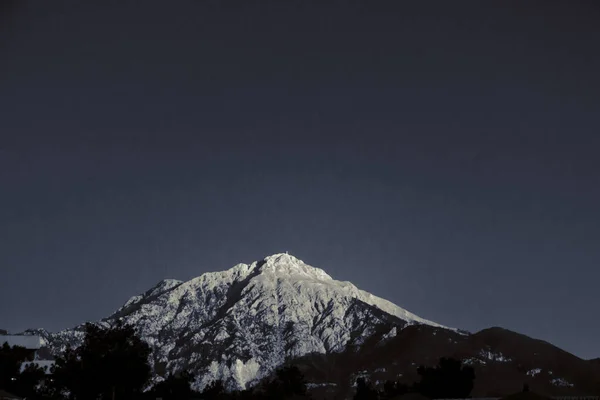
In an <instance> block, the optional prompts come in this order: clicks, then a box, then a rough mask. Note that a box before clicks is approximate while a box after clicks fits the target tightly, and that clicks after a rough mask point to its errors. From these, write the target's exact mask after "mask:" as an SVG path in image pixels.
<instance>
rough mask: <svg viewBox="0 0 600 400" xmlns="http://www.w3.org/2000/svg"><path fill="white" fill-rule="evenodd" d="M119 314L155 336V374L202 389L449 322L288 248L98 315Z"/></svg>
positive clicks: (161, 286)
mask: <svg viewBox="0 0 600 400" xmlns="http://www.w3.org/2000/svg"><path fill="white" fill-rule="evenodd" d="M119 318H122V319H123V320H124V321H125V322H126V323H129V324H132V325H134V326H135V327H136V328H137V330H138V333H139V334H140V335H141V337H142V338H143V339H144V340H145V341H146V342H148V343H149V345H150V346H151V348H152V350H153V355H152V357H153V361H154V369H155V372H156V377H155V379H157V380H160V379H161V378H160V377H161V376H162V375H164V374H165V373H167V372H176V371H181V370H190V371H192V372H194V373H195V375H196V376H197V381H196V382H195V387H196V388H197V389H202V388H203V387H204V386H205V385H207V384H208V383H210V382H211V381H213V380H216V379H222V380H223V381H224V382H225V383H226V384H227V385H228V386H229V387H230V388H232V389H233V388H245V387H247V386H248V385H249V384H251V383H252V382H253V381H256V380H258V379H260V378H262V377H264V376H267V375H268V374H269V373H271V372H272V371H273V370H274V369H275V368H277V367H278V366H280V365H281V364H283V363H284V362H285V361H286V360H288V359H291V358H296V357H299V356H303V355H306V354H310V353H333V352H341V351H344V350H347V349H348V348H351V347H352V346H360V345H361V344H362V343H363V342H364V341H365V339H367V338H368V337H370V336H371V335H373V334H374V333H375V332H376V331H377V332H379V333H381V332H387V335H386V337H392V336H394V335H395V334H397V332H399V331H400V330H402V329H404V328H405V327H406V326H409V325H415V324H423V325H428V326H432V327H436V328H444V329H450V328H445V327H443V326H441V325H439V324H436V323H435V322H431V321H428V320H425V319H423V318H420V317H418V316H416V315H414V314H412V313H410V312H408V311H406V310H404V309H402V308H400V307H398V306H396V305H395V304H393V303H391V302H389V301H387V300H384V299H382V298H379V297H377V296H374V295H372V294H370V293H367V292H365V291H363V290H360V289H358V288H357V287H356V286H354V285H353V284H352V283H350V282H341V281H336V280H334V279H333V278H331V277H330V276H329V275H328V274H327V273H325V272H324V271H323V270H321V269H319V268H314V267H311V266H309V265H307V264H305V263H304V262H302V261H301V260H299V259H297V258H295V257H293V256H291V255H288V254H275V255H272V256H269V257H267V258H265V259H264V260H262V261H258V262H253V263H251V264H249V265H248V264H238V265H236V266H234V267H233V268H231V269H229V270H226V271H222V272H211V273H205V274H203V275H201V276H199V277H197V278H194V279H191V280H189V281H187V282H181V281H177V280H164V281H161V282H160V283H158V284H157V285H156V286H155V287H153V288H152V289H150V290H148V291H147V292H145V293H143V294H141V295H138V296H134V297H132V298H131V299H129V301H127V302H126V303H125V305H123V307H121V308H120V309H119V310H117V311H116V312H115V313H114V314H113V315H111V316H110V317H108V318H106V319H104V320H103V321H100V322H99V324H103V325H109V324H111V323H112V322H114V321H115V320H116V319H119ZM452 330H453V331H454V329H452ZM36 333H38V334H41V335H42V336H44V338H45V340H46V341H47V342H48V345H49V348H50V349H51V351H52V352H53V353H55V354H56V353H58V352H60V351H62V350H63V349H64V347H65V346H66V345H67V344H71V345H77V344H78V343H79V342H80V341H81V339H82V337H83V332H82V327H77V328H74V329H71V330H66V331H62V332H58V333H53V334H49V333H47V332H43V331H37V332H36Z"/></svg>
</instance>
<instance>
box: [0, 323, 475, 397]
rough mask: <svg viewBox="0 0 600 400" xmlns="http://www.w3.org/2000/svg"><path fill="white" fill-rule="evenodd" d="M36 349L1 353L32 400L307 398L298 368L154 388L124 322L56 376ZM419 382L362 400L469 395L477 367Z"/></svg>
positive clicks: (367, 393)
mask: <svg viewBox="0 0 600 400" xmlns="http://www.w3.org/2000/svg"><path fill="white" fill-rule="evenodd" d="M33 354H34V353H33V352H32V351H30V350H26V349H23V348H19V347H9V346H8V345H7V344H4V345H3V346H2V347H1V348H0V389H3V390H5V391H8V392H10V393H13V394H15V395H17V396H20V397H23V398H26V399H28V400H30V399H31V400H150V399H152V400H154V399H157V398H161V399H162V400H193V399H198V400H217V399H218V400H246V399H265V400H271V399H273V400H274V399H286V398H294V397H297V398H302V397H308V395H307V387H306V382H305V379H304V376H303V375H302V373H301V372H300V370H299V369H298V368H297V367H294V366H288V367H284V368H281V369H279V370H277V371H276V373H275V374H274V376H273V377H272V378H271V379H268V380H264V381H263V382H261V383H260V384H258V385H256V386H255V387H253V388H252V389H249V390H244V391H234V392H231V391H226V390H225V387H224V385H223V382H221V381H216V382H213V383H211V384H210V385H208V386H207V387H206V388H204V390H203V391H202V392H196V391H194V390H193V389H192V384H193V382H194V378H195V377H194V376H193V375H192V374H190V373H188V372H183V373H179V374H175V375H168V376H166V377H164V379H163V380H162V381H160V382H158V383H155V384H153V381H152V369H151V367H150V364H149V362H148V360H149V358H150V348H149V347H148V345H147V344H146V343H145V342H144V341H142V340H141V339H140V338H139V337H138V336H137V335H136V334H135V330H134V329H133V327H131V326H129V325H124V324H122V323H121V322H117V323H116V324H115V325H114V326H112V327H110V328H103V327H99V326H96V325H92V324H88V325H86V327H85V337H84V340H83V344H82V345H81V346H79V347H78V348H76V349H72V348H67V349H66V351H65V352H64V353H63V355H62V356H60V357H58V358H57V359H56V362H55V365H54V367H53V368H52V371H50V372H51V374H46V371H44V370H42V369H41V368H39V367H37V366H36V365H35V364H29V365H28V366H27V368H25V369H23V370H21V365H22V363H23V362H26V361H28V360H29V361H31V360H32V359H33ZM418 373H419V375H420V376H421V379H420V381H419V382H416V383H414V384H412V385H405V384H402V383H400V382H391V381H390V382H386V383H385V385H384V388H383V390H378V389H376V388H375V387H374V386H373V385H372V384H371V383H370V382H368V381H366V380H364V379H358V380H357V382H356V392H355V396H354V398H355V399H356V400H379V399H381V400H384V399H391V398H393V397H397V396H399V395H402V394H405V393H409V392H417V393H421V394H423V395H425V396H427V397H429V398H465V397H468V395H469V393H470V392H471V389H472V388H473V380H474V373H473V369H472V368H469V367H464V366H462V365H461V363H460V362H459V361H456V360H452V359H441V360H440V365H438V366H437V367H435V368H431V367H420V368H419V369H418Z"/></svg>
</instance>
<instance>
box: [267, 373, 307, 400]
mask: <svg viewBox="0 0 600 400" xmlns="http://www.w3.org/2000/svg"><path fill="white" fill-rule="evenodd" d="M305 395H306V381H305V380H304V375H302V372H300V370H299V369H298V367H296V366H290V367H283V368H280V369H278V370H277V372H276V374H275V379H273V380H272V381H271V382H269V384H268V385H267V388H266V396H267V397H268V398H271V399H284V398H290V397H294V396H305Z"/></svg>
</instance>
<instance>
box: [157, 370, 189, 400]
mask: <svg viewBox="0 0 600 400" xmlns="http://www.w3.org/2000/svg"><path fill="white" fill-rule="evenodd" d="M193 381H194V377H193V376H192V375H191V374H190V373H189V372H183V373H180V374H174V375H173V374H171V375H169V376H168V377H167V378H166V379H165V380H164V381H162V382H160V383H158V384H156V385H155V386H154V388H153V390H152V391H153V393H154V396H155V397H157V398H162V399H163V400H187V399H190V398H191V397H192V394H193V390H192V387H191V384H192V382H193Z"/></svg>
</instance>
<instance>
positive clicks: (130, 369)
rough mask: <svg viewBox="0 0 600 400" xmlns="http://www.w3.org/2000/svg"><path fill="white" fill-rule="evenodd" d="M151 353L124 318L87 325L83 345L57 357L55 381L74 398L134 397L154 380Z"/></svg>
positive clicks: (90, 399)
mask: <svg viewBox="0 0 600 400" xmlns="http://www.w3.org/2000/svg"><path fill="white" fill-rule="evenodd" d="M149 355H150V348H149V347H148V345H147V344H146V343H144V342H143V341H142V340H141V339H140V338H139V337H138V336H137V335H136V334H135V331H134V329H133V327H131V326H129V325H124V324H123V323H122V322H121V321H118V322H117V323H116V324H115V325H114V326H112V327H110V328H103V327H99V326H97V325H93V324H87V325H86V327H85V339H84V341H83V344H82V345H81V346H80V347H78V348H77V349H75V350H73V349H67V351H66V352H65V353H64V354H63V355H62V356H61V357H59V358H57V360H56V365H55V368H54V380H55V384H56V387H57V388H58V389H59V391H60V392H61V393H62V394H63V395H65V396H66V397H68V398H69V399H72V400H98V399H102V400H121V399H123V400H125V399H127V400H130V399H132V398H136V397H139V396H140V394H141V392H142V390H143V388H144V387H145V386H146V384H147V383H148V381H149V379H150V373H151V369H150V365H149V364H148V356H149Z"/></svg>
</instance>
